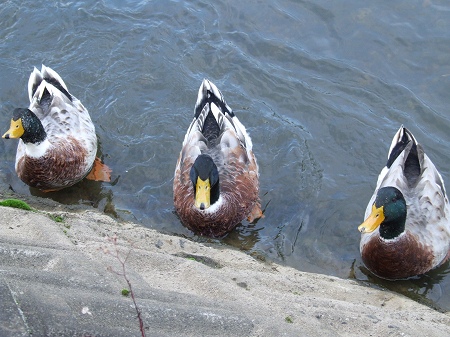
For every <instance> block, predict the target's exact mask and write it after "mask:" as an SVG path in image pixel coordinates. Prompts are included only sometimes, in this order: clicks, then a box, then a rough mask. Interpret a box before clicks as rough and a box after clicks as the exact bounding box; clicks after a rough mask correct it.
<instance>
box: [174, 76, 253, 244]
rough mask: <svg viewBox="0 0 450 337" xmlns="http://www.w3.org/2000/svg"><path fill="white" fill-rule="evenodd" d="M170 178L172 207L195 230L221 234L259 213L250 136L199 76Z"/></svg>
mask: <svg viewBox="0 0 450 337" xmlns="http://www.w3.org/2000/svg"><path fill="white" fill-rule="evenodd" d="M194 112H195V114H194V120H193V121H192V123H191V125H190V126H189V128H188V131H187V133H186V135H185V137H184V141H183V145H182V149H181V152H180V156H179V158H178V162H177V165H176V169H175V177H174V183H173V193H174V204H175V210H176V212H177V214H178V216H179V217H180V219H181V221H182V223H183V224H184V225H185V226H186V227H187V228H189V229H191V230H192V231H193V232H195V233H196V234H200V235H204V236H209V237H221V236H223V235H225V234H226V233H228V232H229V231H231V230H232V229H233V228H234V227H236V225H237V224H238V223H239V222H241V221H242V220H243V219H244V218H245V217H247V216H248V220H249V221H250V222H252V221H253V220H255V219H257V218H259V217H261V216H262V211H261V208H260V203H259V198H258V189H259V183H258V165H257V163H256V158H255V155H254V154H253V151H252V140H251V138H250V136H249V135H248V133H247V131H246V130H245V127H244V126H243V125H242V123H241V122H240V121H239V119H238V118H237V117H236V116H235V114H234V113H233V111H232V110H231V108H230V107H229V106H228V105H227V104H226V102H225V100H224V98H223V96H222V93H221V92H220V91H219V89H217V87H216V86H215V85H214V84H213V83H211V82H210V81H208V80H207V79H205V80H203V82H202V84H201V86H200V89H199V92H198V98H197V103H196V104H195V109H194Z"/></svg>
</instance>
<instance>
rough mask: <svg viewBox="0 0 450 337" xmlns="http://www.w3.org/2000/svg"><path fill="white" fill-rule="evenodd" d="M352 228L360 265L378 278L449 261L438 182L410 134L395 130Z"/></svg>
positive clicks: (448, 211)
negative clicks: (384, 160) (362, 214)
mask: <svg viewBox="0 0 450 337" xmlns="http://www.w3.org/2000/svg"><path fill="white" fill-rule="evenodd" d="M365 218H366V220H365V221H364V223H362V224H361V225H360V226H359V227H358V230H359V231H360V232H361V233H362V234H361V243H360V251H361V256H362V260H363V262H364V264H365V265H366V266H367V268H368V269H369V270H370V271H372V272H373V273H374V274H376V275H378V276H379V277H382V278H386V279H401V278H408V277H412V276H415V275H420V274H423V273H426V272H427V271H429V270H431V269H433V268H436V267H438V266H440V265H441V264H443V263H444V262H445V261H446V260H448V258H449V257H450V221H449V220H450V207H449V203H448V199H447V194H446V192H445V186H444V182H443V180H442V177H441V175H440V174H439V172H438V171H437V169H436V167H435V166H434V164H433V163H432V162H431V160H430V158H428V156H427V155H426V154H425V152H424V150H423V148H422V146H421V145H420V144H418V143H417V141H416V139H415V138H414V136H413V134H412V133H411V132H410V131H409V130H407V129H406V128H405V127H403V126H401V127H400V129H399V130H398V131H397V133H396V134H395V136H394V139H393V140H392V144H391V147H390V150H389V155H388V161H387V164H386V167H384V168H383V170H382V171H381V173H380V176H379V177H378V182H377V187H376V189H375V193H374V195H373V196H372V198H371V200H370V202H369V204H368V206H367V209H366V215H365Z"/></svg>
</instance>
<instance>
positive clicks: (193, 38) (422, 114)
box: [0, 0, 450, 310]
mask: <svg viewBox="0 0 450 337" xmlns="http://www.w3.org/2000/svg"><path fill="white" fill-rule="evenodd" d="M449 12H450V6H448V5H446V4H445V3H444V2H434V1H429V0H425V1H414V2H411V1H397V2H395V3H392V2H377V3H374V2H372V1H365V0H364V1H356V0H347V1H339V2H337V1H336V2H330V1H287V0H279V1H272V2H264V1H247V2H242V1H234V0H233V1H224V2H218V3H214V4H210V3H208V2H203V1H168V0H160V1H122V0H120V1H119V0H115V1H112V0H111V1H91V0H86V1H72V2H67V1H59V2H58V1H54V2H48V3H46V4H45V6H43V5H41V4H40V3H39V2H35V1H18V0H10V1H6V2H4V3H3V4H2V6H1V7H0V18H1V20H0V78H1V81H0V97H1V99H0V111H1V114H0V125H2V126H3V129H4V131H6V130H7V128H8V126H9V120H10V117H11V111H12V109H13V108H14V107H25V106H28V103H27V99H28V98H27V97H28V96H27V92H26V85H27V81H28V76H29V74H30V72H31V71H32V67H33V66H36V67H40V65H41V64H42V63H44V64H45V65H47V66H50V67H52V68H53V69H55V70H56V71H57V72H58V73H59V74H60V75H61V76H62V78H63V79H64V80H65V82H66V84H67V85H68V87H69V90H70V92H71V93H72V94H73V95H75V96H76V97H78V98H79V99H80V100H81V101H82V102H83V104H84V105H85V106H86V107H87V108H88V109H89V111H90V113H91V116H92V119H93V121H94V123H95V125H96V128H97V133H98V136H99V140H100V154H101V156H102V158H103V159H104V161H105V162H106V163H107V164H108V165H109V166H110V167H111V168H112V169H113V171H114V172H113V182H112V183H110V184H108V183H95V182H89V181H83V182H81V183H80V184H78V185H76V186H74V187H72V188H70V189H67V190H64V191H62V192H58V193H54V194H52V195H45V197H49V198H53V199H54V200H57V201H59V202H62V203H66V204H86V205H92V206H94V207H96V208H98V209H99V210H101V211H105V212H107V213H108V214H111V215H112V216H115V217H118V218H120V219H125V220H133V221H137V222H139V223H141V224H142V225H143V226H146V227H150V228H155V229H158V230H161V231H165V232H169V233H174V234H177V235H183V236H186V237H190V238H193V239H196V240H204V239H202V238H197V237H195V236H194V235H193V234H192V233H191V232H190V231H188V230H187V229H185V228H184V227H183V226H182V225H181V224H180V222H179V221H178V219H177V217H176V215H175V214H174V213H173V202H172V179H173V172H174V169H175V164H176V160H177V156H178V153H179V151H180V148H181V142H182V140H183V137H184V134H185V132H186V130H187V127H188V126H189V123H190V121H191V120H192V116H193V108H194V104H195V101H196V95H197V91H198V87H199V86H200V83H201V81H202V79H203V78H209V79H210V80H211V81H213V82H214V83H215V84H216V85H217V86H218V87H219V88H220V89H221V91H222V92H223V94H224V96H225V98H226V100H227V103H228V104H229V105H230V106H231V107H232V108H233V110H234V111H235V113H236V115H237V116H238V117H239V118H240V120H241V121H242V123H243V124H244V125H245V126H246V127H247V129H248V131H249V132H250V134H251V136H252V139H253V143H254V152H255V153H256V156H257V158H258V163H259V165H260V172H261V179H260V186H261V201H262V205H263V207H265V218H264V219H261V220H260V221H258V222H257V223H256V224H248V223H247V222H245V221H244V222H243V223H242V225H240V226H239V227H238V228H237V229H236V230H235V231H233V232H232V233H230V235H228V236H227V237H226V238H224V239H223V240H222V242H223V243H224V244H228V245H232V246H234V247H238V248H240V249H243V250H246V251H248V252H249V253H251V254H256V255H258V256H260V257H263V258H268V259H271V260H275V261H276V262H279V263H284V264H287V265H289V266H292V267H294V268H297V269H299V270H305V271H314V272H319V273H324V274H328V275H336V276H339V277H343V278H348V277H356V278H357V279H360V280H364V281H368V282H370V283H372V284H375V285H379V286H383V287H387V288H389V289H392V290H394V291H398V292H401V293H404V294H407V295H408V296H410V297H412V298H415V299H417V300H419V301H425V302H427V303H428V304H432V305H436V306H438V307H441V308H444V309H446V310H450V295H449V294H450V275H449V272H450V268H449V266H448V264H447V265H445V266H443V267H442V268H440V269H438V270H437V271H434V272H432V273H429V274H427V275H425V276H422V277H418V278H416V279H414V280H409V281H402V282H386V281H382V280H379V279H377V278H374V277H373V276H371V275H370V273H368V272H367V271H366V270H365V268H364V266H363V264H362V261H361V258H360V255H359V237H360V234H359V233H358V231H357V226H358V225H359V224H360V223H361V221H362V220H363V216H364V210H365V208H366V205H367V203H368V201H369V199H370V197H371V195H372V193H373V190H374V188H375V183H376V179H377V176H378V174H379V172H380V170H381V168H382V167H383V166H384V165H385V162H386V159H387V151H388V148H389V145H390V142H391V139H392V137H393V135H394V134H395V132H396V131H397V129H398V127H399V126H400V125H401V124H404V125H405V126H407V127H408V128H409V129H410V130H411V131H412V132H413V133H414V135H415V136H416V138H417V139H418V140H419V142H420V143H422V144H423V146H424V148H425V151H426V152H427V153H428V155H429V156H430V158H431V159H432V160H433V161H434V163H435V165H436V166H437V167H438V168H439V169H440V171H441V174H442V176H443V178H444V180H445V182H446V183H447V187H448V188H450V170H449V162H450V161H449V159H450V158H449V151H448V149H449V148H450V136H449V132H448V130H449V127H450V120H449V112H448V106H450V95H449V94H448V93H449V92H450V83H449V78H450V63H449V62H448V55H450V33H449V32H450V27H449V26H450V21H449V20H448V17H449V14H450V13H449ZM4 131H2V132H4ZM16 146H17V144H16V142H15V141H1V142H0V156H1V159H2V160H1V162H0V181H1V183H2V184H4V185H6V186H11V188H12V189H13V190H14V191H17V192H19V193H23V194H33V195H42V194H41V193H40V192H39V191H36V190H30V189H29V188H28V187H27V186H25V185H24V184H23V183H22V182H21V181H20V180H19V179H18V178H17V176H16V174H15V172H14V159H15V148H16Z"/></svg>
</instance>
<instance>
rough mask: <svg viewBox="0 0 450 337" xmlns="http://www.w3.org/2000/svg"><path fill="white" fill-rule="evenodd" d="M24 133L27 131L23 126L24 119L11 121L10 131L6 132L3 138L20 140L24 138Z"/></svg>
mask: <svg viewBox="0 0 450 337" xmlns="http://www.w3.org/2000/svg"><path fill="white" fill-rule="evenodd" d="M24 132H25V130H24V128H23V125H22V119H21V118H19V119H18V120H16V121H15V120H13V119H11V126H10V127H9V130H8V131H6V133H5V134H4V135H3V136H2V138H5V139H9V138H20V137H22V135H23V133H24Z"/></svg>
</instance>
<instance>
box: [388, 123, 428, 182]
mask: <svg viewBox="0 0 450 337" xmlns="http://www.w3.org/2000/svg"><path fill="white" fill-rule="evenodd" d="M403 151H405V156H404V159H403V160H404V163H403V165H402V166H403V173H404V175H405V177H406V179H407V181H408V185H409V186H410V187H411V186H414V185H415V183H416V182H417V180H418V179H419V177H420V175H421V173H422V167H423V161H424V153H423V149H422V147H421V146H420V145H419V144H418V143H417V141H416V138H414V135H413V134H412V133H411V131H409V130H408V129H407V128H405V127H404V126H403V125H402V126H401V127H400V129H399V130H398V131H397V133H396V134H395V136H394V138H393V140H392V144H391V147H390V149H389V155H388V161H387V164H386V166H387V168H390V167H391V166H392V164H393V163H394V162H395V160H396V159H397V158H398V156H399V155H400V154H401V153H402V152H403Z"/></svg>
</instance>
